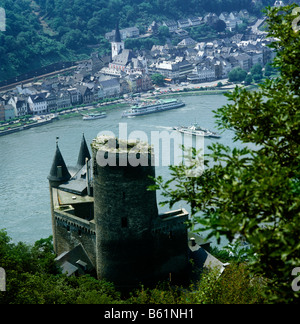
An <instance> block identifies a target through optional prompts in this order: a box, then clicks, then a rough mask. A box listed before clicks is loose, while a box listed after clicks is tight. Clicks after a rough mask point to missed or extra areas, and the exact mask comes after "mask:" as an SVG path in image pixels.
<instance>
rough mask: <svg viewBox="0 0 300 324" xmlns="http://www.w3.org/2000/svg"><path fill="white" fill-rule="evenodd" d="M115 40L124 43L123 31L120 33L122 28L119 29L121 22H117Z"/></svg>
mask: <svg viewBox="0 0 300 324" xmlns="http://www.w3.org/2000/svg"><path fill="white" fill-rule="evenodd" d="M114 42H115V43H122V38H121V33H120V29H119V22H117V26H116V33H115V39H114Z"/></svg>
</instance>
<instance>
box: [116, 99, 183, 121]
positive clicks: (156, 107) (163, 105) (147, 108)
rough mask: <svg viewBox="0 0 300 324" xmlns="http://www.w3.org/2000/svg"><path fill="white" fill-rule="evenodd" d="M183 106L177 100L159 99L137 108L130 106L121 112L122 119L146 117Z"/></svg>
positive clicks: (181, 102)
mask: <svg viewBox="0 0 300 324" xmlns="http://www.w3.org/2000/svg"><path fill="white" fill-rule="evenodd" d="M184 106H185V103H184V102H183V101H181V100H178V99H160V100H157V101H155V102H151V103H148V104H147V103H145V102H144V103H142V104H140V105H138V106H132V107H131V108H130V109H129V110H126V111H124V112H123V114H122V117H133V116H141V115H148V114H153V113H157V112H161V111H166V110H171V109H175V108H180V107H184Z"/></svg>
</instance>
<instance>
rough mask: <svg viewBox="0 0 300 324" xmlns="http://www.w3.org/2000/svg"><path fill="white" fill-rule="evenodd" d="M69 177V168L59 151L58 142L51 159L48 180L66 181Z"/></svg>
mask: <svg viewBox="0 0 300 324" xmlns="http://www.w3.org/2000/svg"><path fill="white" fill-rule="evenodd" d="M70 178H71V175H70V173H69V170H68V168H67V166H66V163H65V161H64V158H63V156H62V154H61V152H60V149H59V147H58V144H56V152H55V156H54V159H53V163H52V167H51V170H50V174H49V176H48V180H49V181H55V182H66V181H68V180H70Z"/></svg>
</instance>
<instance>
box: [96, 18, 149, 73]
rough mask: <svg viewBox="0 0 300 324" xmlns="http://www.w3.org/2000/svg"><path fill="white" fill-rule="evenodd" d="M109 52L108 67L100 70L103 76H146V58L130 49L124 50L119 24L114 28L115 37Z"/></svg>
mask: <svg viewBox="0 0 300 324" xmlns="http://www.w3.org/2000/svg"><path fill="white" fill-rule="evenodd" d="M111 52H112V57H111V59H112V60H111V62H110V63H109V66H108V67H105V68H103V69H102V70H101V72H102V73H103V74H106V75H113V76H121V75H132V74H137V75H143V74H148V65H147V60H146V58H145V57H143V56H140V55H136V54H135V53H134V52H133V51H132V50H130V49H125V44H124V42H123V41H122V39H121V34H120V29H119V24H117V26H116V32H115V36H114V39H113V40H112V42H111Z"/></svg>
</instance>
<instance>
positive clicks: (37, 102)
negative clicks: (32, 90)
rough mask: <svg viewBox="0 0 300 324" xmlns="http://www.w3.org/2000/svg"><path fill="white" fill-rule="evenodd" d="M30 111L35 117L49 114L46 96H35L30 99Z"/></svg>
mask: <svg viewBox="0 0 300 324" xmlns="http://www.w3.org/2000/svg"><path fill="white" fill-rule="evenodd" d="M28 105H29V110H30V111H31V113H32V114H33V115H41V114H45V113H47V112H48V105H47V101H46V99H45V98H44V96H40V95H35V96H29V97H28Z"/></svg>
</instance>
